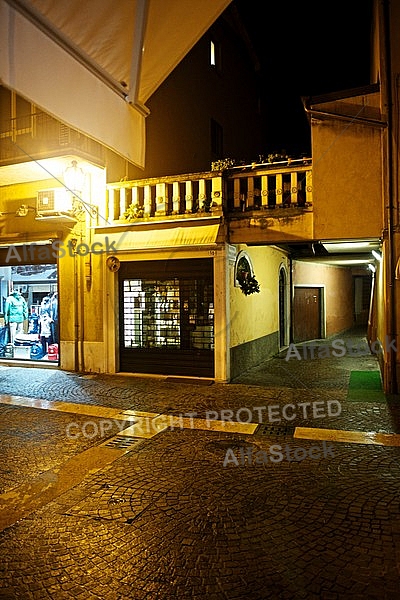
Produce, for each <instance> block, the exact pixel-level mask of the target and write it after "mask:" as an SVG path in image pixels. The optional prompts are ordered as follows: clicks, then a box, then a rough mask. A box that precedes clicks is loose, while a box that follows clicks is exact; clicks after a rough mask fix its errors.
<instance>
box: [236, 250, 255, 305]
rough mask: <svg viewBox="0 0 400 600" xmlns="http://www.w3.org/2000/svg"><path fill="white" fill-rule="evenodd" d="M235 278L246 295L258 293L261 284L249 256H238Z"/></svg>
mask: <svg viewBox="0 0 400 600" xmlns="http://www.w3.org/2000/svg"><path fill="white" fill-rule="evenodd" d="M235 280H236V282H237V285H238V286H239V287H240V289H241V290H242V292H243V294H244V295H245V296H249V295H250V294H258V293H259V291H260V284H259V283H258V281H257V279H256V278H255V276H254V272H253V268H252V266H251V263H250V260H249V258H248V257H247V256H246V255H244V254H242V255H240V254H239V256H238V259H237V262H236V269H235Z"/></svg>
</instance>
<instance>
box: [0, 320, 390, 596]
mask: <svg viewBox="0 0 400 600" xmlns="http://www.w3.org/2000/svg"><path fill="white" fill-rule="evenodd" d="M345 339H346V342H348V343H350V342H354V343H355V344H357V343H359V342H360V341H361V340H362V338H361V337H360V336H359V335H358V333H354V332H353V333H352V334H348V335H347V336H345ZM330 344H331V341H325V342H324V343H319V344H318V347H319V348H322V347H324V348H329V347H330ZM377 369H378V363H377V359H376V356H373V355H366V356H357V355H355V354H354V353H353V354H350V353H346V355H345V356H343V357H340V358H335V357H334V356H332V355H331V356H329V357H326V358H314V359H311V358H310V357H308V359H307V360H306V359H305V358H303V359H302V360H298V359H297V358H291V359H290V360H288V361H286V360H285V353H283V354H282V355H281V356H277V357H275V358H273V359H271V360H268V361H264V362H263V363H262V364H261V365H259V367H257V368H255V369H252V370H251V371H249V372H247V373H246V374H244V375H243V376H241V377H240V378H238V379H237V380H236V381H235V382H233V383H231V384H227V385H224V384H211V383H210V382H205V381H198V382H194V381H193V382H188V381H187V380H185V379H182V380H181V382H177V380H176V379H175V378H172V379H171V378H148V377H133V376H122V375H120V376H115V375H92V374H86V375H78V374H73V373H67V372H62V371H59V370H54V369H34V368H23V367H17V366H7V365H5V364H3V365H2V366H1V367H0V395H1V396H0V416H1V419H0V448H1V456H2V461H1V463H0V507H1V508H2V514H3V526H2V527H0V531H1V533H0V556H1V562H0V589H1V591H0V598H1V599H5V600H11V599H14V598H15V599H22V600H25V599H34V600H36V599H40V600H41V599H43V600H44V599H46V600H49V599H51V600H64V599H65V600H67V599H68V600H70V599H75V598H78V599H80V600H86V599H88V600H89V599H104V600H123V599H132V600H142V599H150V600H153V599H154V600H175V599H181V598H197V599H199V600H200V599H210V600H226V599H229V600H230V599H232V600H267V599H296V600H297V599H303V598H304V599H307V600H308V599H311V600H314V599H315V600H316V599H320V598H322V599H324V600H325V599H326V600H334V599H342V598H343V599H346V600H347V599H357V600H358V599H360V600H361V599H363V600H364V599H379V600H392V599H393V600H394V599H396V600H398V598H399V597H400V446H399V444H400V436H399V435H398V434H399V433H400V409H399V407H400V401H399V400H400V399H399V398H398V397H390V398H389V397H387V398H386V400H384V401H375V402H372V401H371V400H370V399H369V400H368V401H359V402H353V401H350V400H348V399H347V392H348V384H349V379H350V373H351V371H354V370H356V371H376V370H377ZM208 384H209V385H208ZM9 395H12V397H10V396H9ZM38 399H39V400H38ZM328 401H331V403H332V404H331V406H333V407H334V408H335V410H334V411H333V412H334V413H338V411H337V410H336V409H337V407H338V406H339V407H340V409H341V410H340V414H334V415H329V414H328V409H327V407H328ZM307 403H309V404H307ZM316 403H317V406H318V407H319V411H317V413H316V414H314V412H313V406H315V405H316ZM287 404H292V405H293V407H294V408H292V409H291V411H290V415H292V413H293V412H296V417H295V418H294V419H293V420H291V421H287V420H285V419H284V418H283V410H284V407H285V406H286V405H287ZM261 406H263V407H265V409H263V410H261V409H257V407H261ZM268 408H270V410H268ZM138 411H142V412H138ZM223 411H225V412H223ZM185 413H192V417H189V418H188V417H186V418H185V419H186V420H185V421H180V420H179V419H180V415H183V414H185ZM194 413H195V414H194ZM140 415H141V416H140ZM155 415H167V417H168V419H167V420H166V421H165V427H161V428H160V429H159V430H157V431H153V432H152V433H151V436H150V435H149V436H147V437H146V435H142V436H141V435H140V434H138V435H136V433H135V431H136V430H135V429H134V428H135V427H136V426H137V425H135V423H136V422H137V420H138V419H139V421H140V418H146V419H151V421H152V422H153V421H154V419H155ZM276 415H279V417H276ZM271 416H273V417H274V419H273V422H272V419H271V418H270V417H271ZM157 418H159V417H157ZM278 418H280V419H281V420H280V421H279V420H278ZM191 419H193V420H191ZM224 419H225V420H226V419H232V420H233V421H234V423H233V424H232V425H231V424H229V425H230V429H229V428H224V424H225V421H224ZM238 421H239V422H240V421H242V422H243V423H245V422H247V421H252V422H253V423H254V426H253V425H251V424H250V423H249V424H248V425H247V424H246V425H243V428H242V429H241V430H240V429H237V430H236V429H235V427H236V423H237V422H238ZM261 421H262V424H260V422H261ZM221 422H222V424H221ZM210 423H211V425H213V426H214V429H211V428H207V426H205V425H204V424H206V425H210ZM132 424H134V425H133V429H132ZM182 424H184V427H182V426H180V425H182ZM238 427H240V424H239V426H238ZM246 427H248V428H249V429H248V430H247V429H246ZM299 427H302V428H311V429H312V431H314V432H315V433H316V439H311V437H312V436H310V437H309V439H307V437H306V438H305V439H300V438H298V437H296V431H299ZM296 428H297V429H296ZM250 430H251V432H247V431H250ZM323 430H329V432H330V433H329V432H328V436H327V437H326V435H327V434H326V433H325V434H324V432H323ZM132 431H133V433H131V432H132ZM304 431H306V435H307V431H309V430H308V429H305V430H304ZM354 431H357V432H365V433H364V434H360V436H361V437H360V438H359V440H358V442H357V443H354V440H353V441H351V439H350V438H349V437H346V436H348V435H349V434H348V433H347V432H354ZM71 432H73V434H72V433H71ZM246 432H247V433H246ZM319 432H322V433H321V435H319ZM374 433H378V434H382V435H381V437H379V436H375V437H374ZM385 434H386V435H385ZM324 435H325V437H324ZM341 439H342V440H344V441H339V440H341ZM381 439H383V440H384V442H379V441H377V440H381ZM349 440H350V441H349Z"/></svg>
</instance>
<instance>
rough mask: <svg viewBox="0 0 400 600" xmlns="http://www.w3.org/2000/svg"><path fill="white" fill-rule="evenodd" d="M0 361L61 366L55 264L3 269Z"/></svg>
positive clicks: (0, 310) (0, 284)
mask: <svg viewBox="0 0 400 600" xmlns="http://www.w3.org/2000/svg"><path fill="white" fill-rule="evenodd" d="M0 293H1V298H0V360H2V359H15V360H25V361H26V360H28V361H37V360H39V361H52V362H53V363H54V362H56V363H58V359H59V352H58V343H59V339H58V338H59V334H58V294H57V269H56V267H55V265H21V266H7V267H5V266H3V267H0Z"/></svg>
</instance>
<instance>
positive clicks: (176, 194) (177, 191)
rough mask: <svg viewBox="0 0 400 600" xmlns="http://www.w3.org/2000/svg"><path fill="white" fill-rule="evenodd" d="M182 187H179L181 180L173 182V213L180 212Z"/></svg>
mask: <svg viewBox="0 0 400 600" xmlns="http://www.w3.org/2000/svg"><path fill="white" fill-rule="evenodd" d="M180 200H181V198H180V189H179V181H174V182H173V183H172V214H173V215H178V214H179V204H180Z"/></svg>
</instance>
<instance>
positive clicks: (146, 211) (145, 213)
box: [143, 185, 151, 217]
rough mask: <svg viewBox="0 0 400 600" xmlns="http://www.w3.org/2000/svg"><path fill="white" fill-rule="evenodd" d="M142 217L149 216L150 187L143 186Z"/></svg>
mask: <svg viewBox="0 0 400 600" xmlns="http://www.w3.org/2000/svg"><path fill="white" fill-rule="evenodd" d="M143 216H144V217H150V216H151V186H150V185H145V186H144V201H143Z"/></svg>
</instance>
